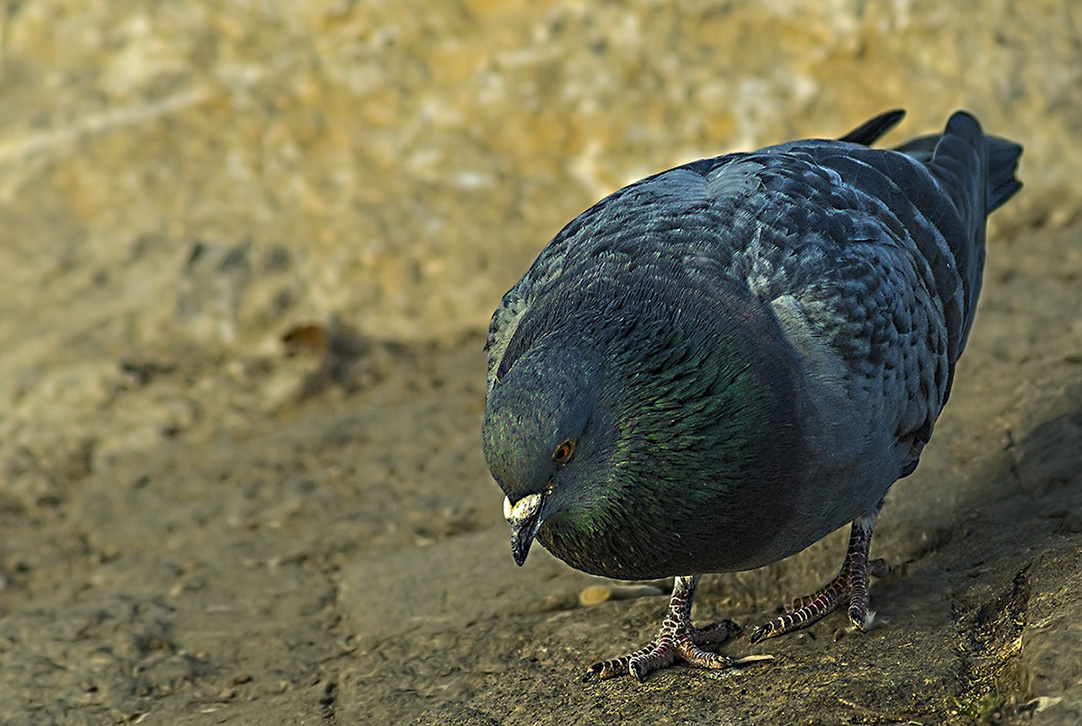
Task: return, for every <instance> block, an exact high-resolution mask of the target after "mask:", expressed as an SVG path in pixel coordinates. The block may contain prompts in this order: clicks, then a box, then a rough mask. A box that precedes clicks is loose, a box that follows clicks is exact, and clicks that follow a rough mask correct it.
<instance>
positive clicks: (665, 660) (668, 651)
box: [587, 575, 763, 681]
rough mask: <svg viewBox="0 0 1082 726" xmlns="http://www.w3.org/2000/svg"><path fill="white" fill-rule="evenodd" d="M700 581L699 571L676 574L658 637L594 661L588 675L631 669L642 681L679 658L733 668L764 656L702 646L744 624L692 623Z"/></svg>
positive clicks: (605, 675)
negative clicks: (737, 655) (740, 656)
mask: <svg viewBox="0 0 1082 726" xmlns="http://www.w3.org/2000/svg"><path fill="white" fill-rule="evenodd" d="M698 584H699V575H694V576H692V577H677V578H676V585H675V586H674V587H673V593H672V599H671V600H670V601H669V612H668V614H667V615H666V616H665V620H664V622H663V623H662V624H661V631H660V632H659V633H658V636H657V638H656V639H655V640H654V641H653V642H652V643H650V644H649V645H648V646H646V647H645V648H642V649H641V650H637V651H635V652H634V653H629V654H628V655H625V656H621V657H619V658H613V659H612V660H607V661H605V662H603V663H595V664H594V665H592V666H590V671H589V673H588V674H587V675H588V676H589V675H592V674H595V673H596V674H597V675H598V676H599V677H600V678H601V679H602V680H606V679H608V678H616V677H617V676H622V675H626V674H628V673H631V674H632V675H634V676H635V677H636V678H637V679H639V680H640V681H641V680H643V679H644V678H646V675H647V674H648V673H649V672H650V671H655V670H658V669H660V668H665V667H667V666H669V665H672V663H673V662H674V661H675V660H676V659H677V658H679V659H681V660H683V661H685V662H687V664H688V665H690V666H694V667H696V668H711V669H718V668H731V667H733V666H735V665H741V664H742V663H744V662H750V661H751V660H761V659H763V657H762V656H753V657H752V658H750V659H748V658H745V659H742V660H733V659H732V658H729V657H728V656H725V655H721V654H720V653H711V652H709V651H705V650H703V649H701V648H700V647H699V646H700V645H704V644H706V643H720V642H721V641H723V640H726V639H727V638H729V637H730V636H732V635H735V634H737V633H739V632H740V629H741V628H740V626H739V625H737V624H736V623H734V622H733V621H732V620H722V621H721V622H720V623H715V624H713V625H709V626H707V627H705V628H695V627H692V625H691V600H692V598H693V597H694V596H695V587H696V585H698Z"/></svg>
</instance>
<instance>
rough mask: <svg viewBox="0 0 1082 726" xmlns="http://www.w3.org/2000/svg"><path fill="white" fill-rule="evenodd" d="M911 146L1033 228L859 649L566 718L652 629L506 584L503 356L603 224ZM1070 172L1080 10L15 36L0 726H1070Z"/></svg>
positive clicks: (722, 605) (829, 11)
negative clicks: (978, 150)
mask: <svg viewBox="0 0 1082 726" xmlns="http://www.w3.org/2000/svg"><path fill="white" fill-rule="evenodd" d="M894 107H904V108H906V109H908V111H909V116H908V117H907V119H906V121H905V123H904V124H903V126H902V127H901V129H899V130H898V131H896V132H894V133H893V134H892V135H891V136H890V137H889V139H888V140H887V141H888V143H889V142H891V141H895V142H901V141H903V140H905V139H906V138H908V137H909V136H912V135H916V134H920V133H927V132H931V131H935V130H938V129H939V128H941V127H942V125H943V123H944V122H945V120H946V118H947V117H948V115H949V114H950V112H951V111H953V110H954V109H956V108H966V109H968V110H970V111H972V112H974V113H975V114H976V115H977V116H978V117H979V118H980V120H981V122H982V123H983V124H984V126H985V128H986V129H988V130H989V131H990V132H992V133H995V134H999V135H1003V136H1006V137H1008V138H1011V139H1015V140H1018V141H1020V142H1021V143H1023V144H1024V145H1025V147H1026V152H1025V156H1024V157H1023V160H1022V168H1021V172H1020V176H1021V178H1022V179H1023V180H1024V182H1025V185H1026V186H1025V189H1024V190H1023V192H1022V194H1020V195H1019V196H1018V197H1017V199H1016V200H1014V201H1012V202H1011V203H1010V204H1009V205H1008V206H1007V207H1005V208H1004V209H1003V210H1002V211H1001V212H999V213H997V214H996V216H995V217H994V218H993V220H992V228H991V232H990V240H991V241H990V251H989V272H988V279H987V281H986V286H985V292H984V298H983V299H982V311H981V314H980V315H979V316H978V322H977V325H976V328H975V329H974V333H973V336H972V337H971V342H970V350H969V351H968V354H967V357H966V358H965V359H963V365H962V369H961V371H960V373H959V382H958V385H957V386H956V389H955V393H954V396H953V398H952V401H951V405H950V406H949V407H948V413H947V415H946V416H945V417H944V419H943V420H942V421H941V423H940V426H939V429H938V431H937V437H936V439H935V440H933V444H932V445H931V447H930V448H929V450H928V452H927V455H926V461H925V462H924V464H923V465H922V467H921V469H920V470H919V471H918V473H917V475H916V476H914V477H913V478H912V480H911V481H906V482H903V483H901V484H899V485H898V486H897V487H896V488H895V491H894V493H892V497H891V501H890V502H889V503H888V507H887V509H886V510H885V511H884V514H883V517H882V518H881V520H880V529H879V537H878V538H877V546H876V549H877V551H879V552H880V553H882V554H884V555H885V556H888V557H889V558H891V559H892V560H893V561H894V562H895V563H896V564H898V565H901V566H900V567H898V568H897V570H896V572H895V574H894V575H892V576H891V577H890V578H887V579H886V580H884V581H882V582H881V583H878V584H877V585H876V586H875V587H874V588H873V590H872V598H873V606H874V607H876V608H877V609H878V610H879V611H880V614H881V615H882V616H883V619H884V621H885V622H886V625H885V627H883V628H881V629H879V630H876V631H874V632H873V633H870V634H868V635H867V636H865V637H863V638H856V637H850V638H843V639H841V640H838V641H837V642H835V638H834V637H833V635H832V633H833V631H834V630H836V629H837V628H838V627H839V622H836V621H835V620H828V621H825V622H824V623H821V624H820V625H818V626H816V628H814V629H812V630H810V631H808V633H809V634H805V635H801V636H794V637H791V638H785V639H781V640H778V641H771V642H768V643H766V644H763V647H762V648H759V651H761V652H771V653H774V654H775V655H777V656H778V660H777V661H776V662H775V665H773V666H769V667H765V668H760V669H757V670H756V669H749V670H747V671H741V672H739V673H736V674H725V675H720V676H719V675H717V674H702V673H692V672H688V671H683V670H679V669H677V670H673V671H669V672H666V673H664V674H660V675H658V676H656V677H653V678H651V679H650V680H649V681H648V682H647V684H645V685H639V684H636V683H633V682H630V681H623V682H614V683H605V684H598V683H586V684H583V683H580V682H579V675H581V669H582V668H584V667H585V666H587V665H589V663H591V662H593V661H594V660H597V659H600V658H604V657H609V656H611V655H614V654H616V653H617V652H619V651H621V649H624V648H626V647H628V646H630V645H633V644H637V643H639V642H640V641H642V640H644V639H645V638H646V637H649V636H650V635H651V631H652V628H653V627H654V625H656V620H657V617H658V615H659V614H660V613H661V611H662V609H663V607H664V602H665V599H664V597H663V596H657V597H635V598H632V599H630V600H622V599H619V598H620V597H621V593H623V595H624V596H627V597H630V595H629V594H628V593H629V592H631V593H632V594H640V595H641V594H642V593H643V592H655V591H656V590H650V589H647V590H645V591H640V590H634V591H625V590H620V589H616V590H612V589H611V588H610V590H609V592H611V593H612V594H613V595H615V596H616V597H614V598H613V599H610V600H608V601H605V602H602V603H600V604H597V605H593V606H591V607H584V606H582V602H591V603H593V602H595V601H596V600H597V599H604V598H589V599H585V600H583V601H580V599H579V597H578V593H579V592H580V590H582V589H583V588H586V587H587V586H591V585H597V583H596V582H595V581H593V580H592V579H590V578H585V577H584V576H581V575H579V574H577V573H573V572H571V571H570V570H569V569H568V568H566V567H563V566H562V565H559V564H557V563H554V562H551V561H548V560H544V559H543V558H542V557H538V558H537V562H533V561H532V560H533V558H531V565H530V566H527V567H526V568H525V569H523V570H517V569H516V568H514V566H513V565H510V564H509V563H510V557H509V554H508V551H507V542H506V531H505V527H504V524H503V522H502V518H501V517H500V514H499V504H500V500H501V496H500V494H499V492H498V490H497V489H496V487H495V485H494V484H492V483H491V481H490V480H489V479H488V476H487V472H486V470H485V467H484V462H483V460H482V458H481V455H480V450H479V449H480V447H479V442H478V430H479V419H480V413H481V410H482V407H483V400H484V383H483V381H484V360H483V355H482V353H481V351H480V348H481V345H482V343H483V340H484V331H485V329H486V326H487V321H488V316H489V314H490V313H491V311H492V309H493V308H494V307H495V305H496V303H497V302H498V300H499V297H500V296H501V295H502V294H503V292H504V291H505V290H506V289H507V288H508V287H510V286H511V285H512V284H513V283H514V282H515V281H516V280H517V279H518V277H519V276H520V275H521V274H522V272H523V271H524V270H525V268H526V267H527V266H528V264H529V263H530V262H531V261H532V259H533V257H534V256H535V255H536V254H537V252H538V251H539V250H540V249H541V247H542V246H543V245H544V243H545V242H546V241H547V240H548V238H549V237H551V236H552V235H553V234H554V233H555V232H556V231H557V230H559V228H560V227H561V226H562V225H563V224H564V223H566V222H567V221H569V220H570V219H571V218H572V217H573V216H575V215H576V214H577V213H578V212H580V211H582V209H584V208H585V207H587V206H588V205H590V204H591V203H593V202H594V201H596V200H597V199H598V198H599V197H601V196H602V195H604V194H606V193H608V192H610V191H612V190H614V189H616V188H618V187H619V186H621V185H623V184H625V183H627V182H630V181H632V180H634V179H636V178H639V177H641V176H644V175H646V174H649V173H652V172H655V171H658V170H661V169H663V168H667V167H669V166H673V165H675V164H678V163H681V162H684V161H689V160H692V159H695V158H700V157H703V156H713V155H716V154H720V153H724V152H726V151H731V150H739V149H747V148H751V147H756V146H761V145H764V144H767V143H773V142H778V141H783V140H788V139H790V138H794V137H806V136H836V135H839V134H841V133H843V132H845V131H847V130H848V129H850V128H852V127H853V126H855V125H857V124H858V123H860V122H861V121H863V120H865V119H866V118H867V117H870V116H871V115H874V114H876V113H878V112H880V111H883V110H885V109H888V108H894ZM1079 169H1082V6H1077V5H1076V4H1074V3H1070V2H1062V1H1060V2H1054V1H1052V0H1034V1H1033V2H1029V3H1025V4H1020V3H1012V2H1007V1H1006V0H980V1H979V2H974V3H969V4H950V3H940V2H931V1H927V0H913V1H912V2H909V1H906V0H893V1H891V2H863V1H861V0H850V1H843V0H833V1H828V2H809V1H803V0H794V1H792V2H752V1H750V0H747V1H744V2H723V1H720V0H685V1H683V2H658V1H657V0H629V1H627V2H605V1H599V2H585V1H584V0H578V1H576V0H548V1H537V2H528V1H527V0H506V1H502V2H501V1H499V0H454V1H449V2H430V1H427V0H426V1H424V2H422V1H421V0H394V1H393V2H392V1H390V0H361V1H359V2H350V1H349V0H335V1H333V2H325V1H322V0H306V1H300V0H281V1H279V2H271V1H268V2H253V1H241V0H236V1H233V2H222V3H199V2H194V1H192V0H180V1H178V2H154V1H152V0H142V1H137V0H22V1H12V2H5V3H3V4H2V6H0V476H2V478H0V721H3V722H5V723H12V724H49V723H56V724H67V723H87V724H90V723H132V722H145V723H169V724H180V723H193V724H194V723H200V724H202V723H238V724H240V723H253V724H254V723H259V724H277V723H281V724H292V723H332V724H335V723H342V724H345V723H365V722H369V723H410V722H421V723H463V724H466V723H488V724H497V723H514V724H533V723H559V724H563V723H576V722H578V723H589V722H598V723H602V722H604V723H610V722H617V721H621V720H623V721H627V722H630V723H647V722H649V723H666V722H667V723H715V724H724V723H738V722H741V723H744V722H747V723H773V724H776V723H807V724H818V723H829V724H834V723H895V722H898V723H902V722H909V723H913V722H917V723H925V724H934V723H991V722H1015V721H1026V722H1029V721H1032V722H1033V723H1040V724H1060V723H1062V724H1074V723H1077V722H1078V720H1079V719H1082V656H1080V655H1079V653H1082V595H1080V592H1082V589H1080V587H1079V584H1080V583H1082V495H1080V489H1082V487H1080V484H1082V481H1080V473H1079V472H1080V470H1082V453H1080V452H1082V289H1080V284H1082V282H1080V281H1082V240H1080V236H1082V175H1080V173H1079ZM843 544H844V543H843V542H842V541H841V540H838V539H837V538H836V537H835V538H833V539H830V540H828V541H827V542H825V543H823V545H821V546H817V547H815V548H812V550H810V551H809V552H807V553H804V554H802V555H800V556H798V557H796V558H793V559H792V560H790V561H788V562H785V563H781V564H779V565H776V566H772V567H771V568H768V569H767V570H765V571H761V572H756V573H739V574H735V575H725V576H718V577H716V578H712V579H709V580H708V581H707V582H706V583H704V586H703V592H702V595H701V596H700V598H699V602H700V604H699V607H700V608H702V611H701V612H699V611H698V610H697V613H696V616H697V617H699V618H701V619H708V618H710V617H721V616H729V615H732V616H733V617H736V618H737V619H739V620H741V621H744V622H759V621H761V620H763V619H764V618H765V617H769V614H770V613H771V611H772V608H773V606H774V604H775V603H776V602H777V601H779V600H780V599H781V598H782V596H783V595H784V594H786V593H789V594H792V593H793V592H796V591H800V590H802V589H805V588H808V587H810V586H812V585H814V584H815V583H817V582H819V581H821V580H823V579H824V576H829V574H831V570H832V569H833V567H834V566H836V560H837V559H838V557H837V555H838V552H839V551H840V549H841V547H842V546H843ZM661 586H662V587H661V589H663V586H664V583H661ZM605 587H607V586H605ZM590 592H593V593H596V592H597V590H591V591H590ZM817 633H818V636H816V634H817ZM726 648H727V650H729V651H731V652H734V653H743V652H745V651H747V650H748V649H749V646H748V644H747V642H746V641H737V642H734V643H733V644H730V645H728V646H726ZM759 651H757V652H759Z"/></svg>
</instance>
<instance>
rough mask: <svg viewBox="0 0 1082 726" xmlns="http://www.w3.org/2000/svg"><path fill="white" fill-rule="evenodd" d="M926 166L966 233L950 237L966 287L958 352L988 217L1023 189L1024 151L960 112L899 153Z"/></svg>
mask: <svg viewBox="0 0 1082 726" xmlns="http://www.w3.org/2000/svg"><path fill="white" fill-rule="evenodd" d="M895 150H896V151H900V152H902V153H903V154H906V155H907V156H910V157H912V158H914V159H916V160H917V161H920V162H921V163H923V164H924V165H925V168H927V170H928V171H929V172H930V173H931V175H932V176H933V177H934V178H935V180H936V183H937V185H938V186H939V188H940V190H941V191H942V192H943V193H944V194H946V195H947V197H948V198H949V199H950V200H951V202H952V203H953V205H954V208H955V210H957V212H958V217H959V219H960V220H961V222H962V229H963V230H964V234H963V235H961V236H960V237H957V238H953V239H948V244H950V246H951V252H952V253H953V255H954V262H955V265H956V269H957V271H958V274H959V275H960V276H961V279H962V284H963V286H964V289H965V308H964V316H965V317H964V320H963V324H962V330H961V331H960V332H961V335H960V338H959V347H958V349H957V350H958V352H961V349H962V348H963V347H964V346H965V341H966V338H967V337H968V335H969V327H970V325H971V324H972V322H973V313H974V311H975V308H976V305H977V298H978V296H979V294H980V288H981V276H982V273H983V270H984V256H985V252H984V227H985V219H986V218H987V216H988V215H989V214H990V213H991V212H992V211H993V210H995V209H997V208H998V207H1000V206H1001V205H1003V204H1004V203H1005V202H1006V201H1007V200H1008V199H1010V198H1011V197H1012V196H1014V194H1015V192H1017V191H1018V190H1019V189H1021V188H1022V184H1021V182H1019V181H1018V179H1016V178H1015V171H1016V170H1017V168H1018V157H1019V156H1021V154H1022V147H1021V146H1019V145H1018V144H1015V143H1013V142H1011V141H1007V140H1006V139H1000V138H996V137H994V136H985V135H984V132H983V131H981V126H980V124H979V123H977V119H975V118H973V117H972V116H970V115H969V114H968V113H966V112H965V111H958V112H956V113H955V114H954V115H953V116H951V117H950V120H949V121H947V127H946V129H944V130H943V133H942V134H935V135H932V136H922V137H920V138H916V139H913V140H912V141H910V142H908V143H906V144H903V145H902V146H899V147H897V148H896V149H895Z"/></svg>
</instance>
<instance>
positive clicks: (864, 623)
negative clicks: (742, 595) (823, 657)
mask: <svg viewBox="0 0 1082 726" xmlns="http://www.w3.org/2000/svg"><path fill="white" fill-rule="evenodd" d="M875 519H876V515H875V514H873V515H871V516H868V517H861V518H860V519H858V520H856V521H855V522H853V529H852V532H851V534H850V535H849V551H848V552H847V553H846V555H845V562H843V563H842V569H841V572H839V573H838V576H837V577H835V578H834V579H833V580H831V581H830V582H829V583H827V585H826V587H824V588H822V589H821V590H819V591H818V592H816V593H814V594H812V595H808V596H807V597H801V598H797V599H796V600H794V601H793V604H792V605H791V606H790V607H789V608H788V612H787V613H786V614H785V615H782V616H781V617H779V618H776V619H774V620H771V621H770V622H769V623H767V624H766V625H761V626H759V627H758V628H755V630H753V631H752V633H751V636H750V637H749V640H751V642H753V643H757V642H759V641H760V640H764V639H765V638H773V637H775V636H777V635H781V634H783V633H789V632H792V631H793V630H798V629H800V628H803V627H805V626H807V625H811V624H812V623H814V622H815V621H816V620H819V619H820V618H822V617H823V616H824V615H827V614H829V613H832V612H834V611H835V610H836V609H837V608H838V606H839V605H841V604H843V603H845V602H848V604H849V610H848V615H849V622H850V623H852V624H853V627H855V628H856V629H857V630H864V629H866V628H867V627H868V626H869V625H871V623H872V619H873V618H874V617H875V613H874V612H872V611H870V610H868V578H869V576H873V575H874V576H875V577H886V576H887V575H888V574H890V565H888V564H887V561H886V560H882V559H879V560H869V559H868V550H869V549H870V548H871V546H872V533H873V532H874V530H875Z"/></svg>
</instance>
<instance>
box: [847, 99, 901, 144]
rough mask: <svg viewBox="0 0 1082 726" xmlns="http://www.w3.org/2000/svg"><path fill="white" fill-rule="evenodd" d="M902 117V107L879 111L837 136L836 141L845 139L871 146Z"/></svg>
mask: <svg viewBox="0 0 1082 726" xmlns="http://www.w3.org/2000/svg"><path fill="white" fill-rule="evenodd" d="M903 118H905V111H904V110H903V109H900V108H896V109H894V110H892V111H886V112H885V113H881V114H879V115H878V116H876V117H874V118H871V119H869V120H868V121H865V122H864V123H862V124H861V125H860V126H857V127H856V128H855V129H853V130H852V131H850V132H849V133H847V134H846V135H845V136H841V137H839V138H838V141H847V142H849V143H850V144H860V145H862V146H871V145H872V144H874V143H875V142H876V141H878V140H879V139H880V138H881V137H882V136H883V135H884V134H886V133H887V132H888V131H890V130H891V129H892V128H894V127H895V126H897V125H898V124H899V123H901V120H902V119H903Z"/></svg>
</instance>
